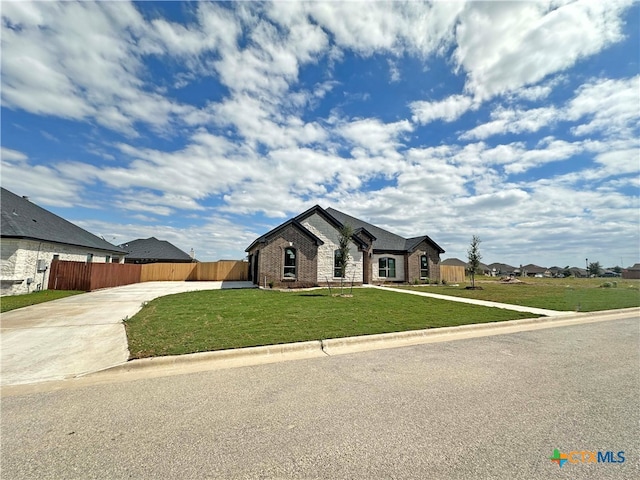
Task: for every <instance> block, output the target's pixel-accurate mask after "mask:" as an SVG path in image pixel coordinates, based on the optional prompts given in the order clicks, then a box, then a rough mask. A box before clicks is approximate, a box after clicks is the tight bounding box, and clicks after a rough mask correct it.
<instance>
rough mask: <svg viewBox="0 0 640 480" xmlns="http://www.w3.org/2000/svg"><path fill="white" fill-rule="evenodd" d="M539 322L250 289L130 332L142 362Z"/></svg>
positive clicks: (167, 312)
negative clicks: (486, 324) (478, 325)
mask: <svg viewBox="0 0 640 480" xmlns="http://www.w3.org/2000/svg"><path fill="white" fill-rule="evenodd" d="M532 317H535V315H532V314H529V313H520V312H513V311H508V310H501V309H497V308H485V307H478V306H472V305H465V304H461V303H454V302H448V301H444V300H435V299H430V298H424V297H418V296H415V295H405V294H402V293H393V292H385V291H381V290H374V289H355V290H354V291H353V297H352V298H343V297H331V296H329V295H328V291H327V290H313V291H304V292H279V291H269V290H257V289H251V290H211V291H200V292H189V293H181V294H177V295H169V296H166V297H161V298H157V299H155V300H153V301H151V302H149V303H148V304H147V305H146V306H144V307H143V308H142V310H141V311H140V312H138V314H136V315H135V316H134V317H132V318H131V319H129V320H127V321H126V323H125V326H126V330H127V337H128V340H129V351H130V352H131V358H143V357H152V356H162V355H180V354H185V353H195V352H204V351H212V350H223V349H229V348H239V347H252V346H258V345H272V344H278V343H288V342H298V341H306V340H320V339H327V338H339V337H347V336H353V335H367V334H375V333H388V332H399V331H406V330H417V329H424V328H433V327H448V326H454V325H462V324H470V323H482V322H495V321H503V320H514V319H518V318H532Z"/></svg>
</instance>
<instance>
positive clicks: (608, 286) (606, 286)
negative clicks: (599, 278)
mask: <svg viewBox="0 0 640 480" xmlns="http://www.w3.org/2000/svg"><path fill="white" fill-rule="evenodd" d="M612 286H613V285H612V284H611V282H604V283H603V284H602V285H600V287H601V288H611V287H612Z"/></svg>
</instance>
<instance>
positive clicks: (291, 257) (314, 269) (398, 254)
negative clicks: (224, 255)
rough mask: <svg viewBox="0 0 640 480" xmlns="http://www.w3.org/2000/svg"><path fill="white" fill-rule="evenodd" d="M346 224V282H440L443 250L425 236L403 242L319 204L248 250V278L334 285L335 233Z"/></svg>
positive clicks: (336, 279) (258, 281) (300, 284)
mask: <svg viewBox="0 0 640 480" xmlns="http://www.w3.org/2000/svg"><path fill="white" fill-rule="evenodd" d="M346 224H348V225H349V226H350V227H351V228H352V229H353V235H352V237H351V241H350V242H349V257H350V259H349V263H348V266H347V269H346V280H347V281H349V282H351V281H353V282H354V283H356V284H362V283H374V282H410V281H414V280H415V279H426V278H429V279H435V280H440V254H441V253H444V250H443V249H442V248H441V247H440V246H439V245H438V244H436V243H435V242H434V241H433V240H431V238H429V237H428V236H427V235H422V236H419V237H413V238H404V237H401V236H400V235H396V234H394V233H391V232H389V231H387V230H384V229H382V228H380V227H377V226H375V225H372V224H370V223H367V222H365V221H363V220H360V219H358V218H355V217H351V216H349V215H347V214H345V213H342V212H340V211H338V210H335V209H333V208H327V209H324V208H322V207H320V206H318V205H316V206H315V207H312V208H310V209H309V210H307V211H306V212H303V213H301V214H300V215H298V216H296V217H294V218H291V219H289V220H287V221H286V222H284V223H283V224H281V225H279V226H277V227H276V228H274V229H273V230H270V231H269V232H267V233H265V234H264V235H262V236H260V237H258V238H257V239H256V240H255V241H254V242H253V243H251V245H249V246H248V247H247V249H246V252H247V253H248V256H249V262H250V278H251V280H252V281H253V282H254V283H256V284H259V285H265V284H272V285H276V286H280V287H283V286H284V287H305V286H312V285H319V284H324V283H327V282H328V283H333V284H336V283H339V282H340V272H339V268H338V265H339V257H338V255H339V250H338V241H339V238H340V233H339V232H340V229H341V228H342V227H343V226H344V225H346Z"/></svg>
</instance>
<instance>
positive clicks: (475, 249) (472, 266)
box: [467, 235, 482, 288]
mask: <svg viewBox="0 0 640 480" xmlns="http://www.w3.org/2000/svg"><path fill="white" fill-rule="evenodd" d="M480 260H482V255H480V238H479V237H478V236H477V235H474V236H473V237H471V245H470V246H469V249H468V250H467V268H468V269H469V273H470V274H471V288H476V271H477V270H478V269H479V268H480Z"/></svg>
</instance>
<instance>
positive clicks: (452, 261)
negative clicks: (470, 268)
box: [441, 258, 467, 271]
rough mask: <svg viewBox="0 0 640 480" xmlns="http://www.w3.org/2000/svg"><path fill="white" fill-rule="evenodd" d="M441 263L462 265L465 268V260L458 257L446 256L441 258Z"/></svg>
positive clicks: (453, 265)
mask: <svg viewBox="0 0 640 480" xmlns="http://www.w3.org/2000/svg"><path fill="white" fill-rule="evenodd" d="M441 265H448V266H450V267H462V268H464V269H465V271H466V270H467V262H465V261H462V260H460V259H459V258H447V259H446V260H442V262H441Z"/></svg>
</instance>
